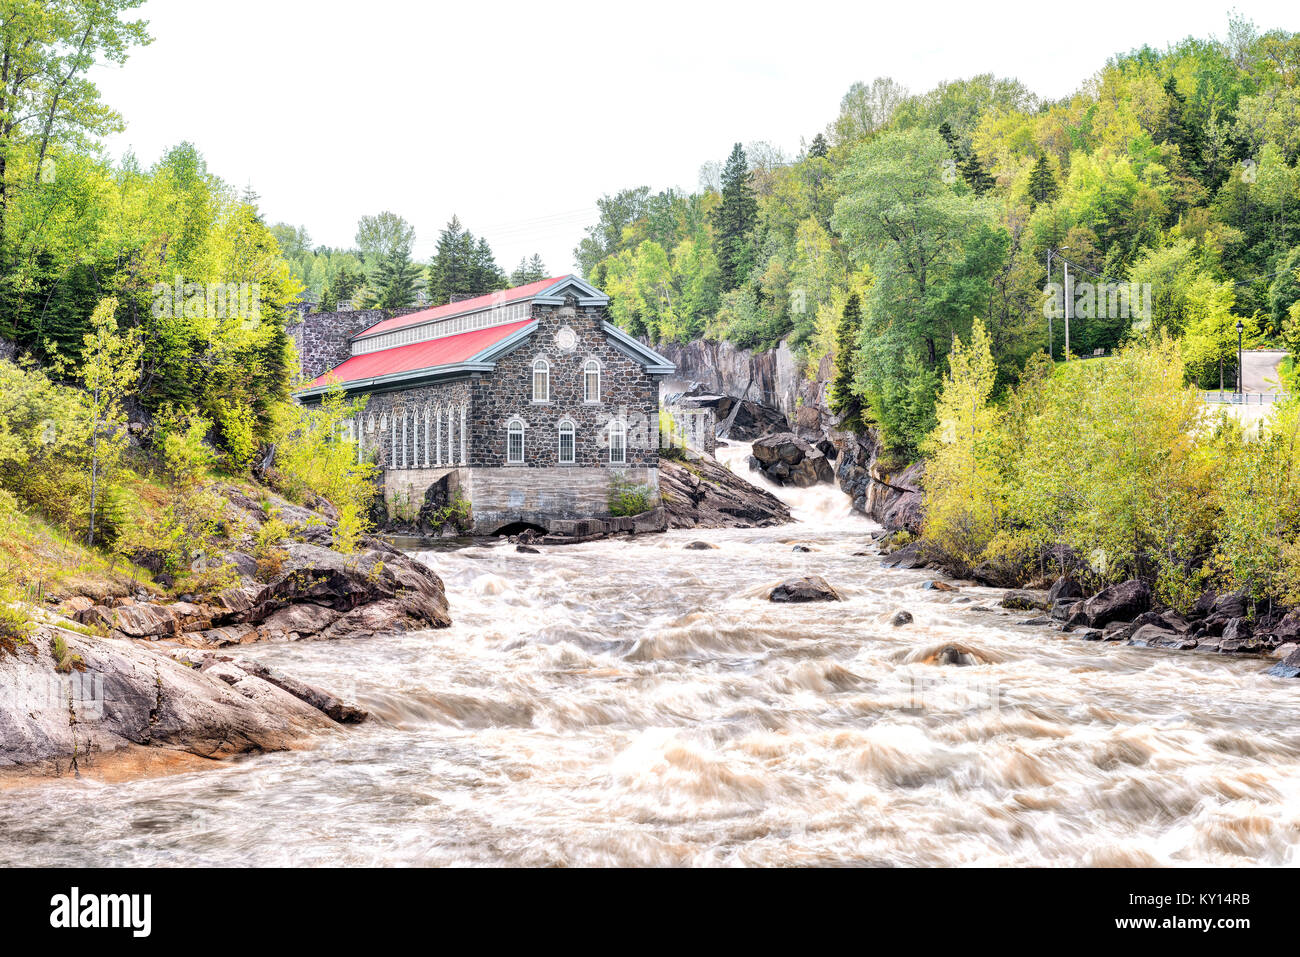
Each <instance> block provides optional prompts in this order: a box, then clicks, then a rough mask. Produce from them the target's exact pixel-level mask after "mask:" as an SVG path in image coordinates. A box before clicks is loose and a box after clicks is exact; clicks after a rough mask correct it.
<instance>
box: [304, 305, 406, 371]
mask: <svg viewBox="0 0 1300 957" xmlns="http://www.w3.org/2000/svg"><path fill="white" fill-rule="evenodd" d="M419 311H420V310H419V309H388V310H384V309H358V310H354V311H347V312H312V313H307V314H305V315H304V314H303V313H302V312H301V311H300V312H299V316H298V319H297V321H294V322H292V323H291V324H290V325H289V327H288V329H287V330H286V331H287V332H288V333H289V336H290V338H292V339H293V343H294V345H295V346H297V347H298V371H299V372H300V373H302V376H303V378H304V379H308V380H311V379H315V378H316V377H317V376H319V375H321V374H322V373H324V372H328V371H329V370H330V369H332V368H334V367H335V366H336V365H338V364H339V363H340V362H342V361H343V360H344V359H347V358H349V357H350V356H351V355H352V344H351V339H352V337H353V336H355V335H356V334H357V333H358V332H361V331H362V330H363V329H368V328H370V327H371V326H373V325H374V324H375V323H377V322H382V321H383V320H384V319H391V318H392V317H394V316H405V315H409V314H410V313H413V312H419Z"/></svg>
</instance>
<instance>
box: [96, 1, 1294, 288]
mask: <svg viewBox="0 0 1300 957" xmlns="http://www.w3.org/2000/svg"><path fill="white" fill-rule="evenodd" d="M1232 7H1235V8H1236V9H1237V10H1239V11H1241V12H1242V13H1243V14H1244V15H1246V16H1247V17H1249V18H1250V19H1252V20H1254V21H1255V23H1256V24H1257V25H1258V26H1259V27H1260V29H1261V30H1267V29H1271V28H1274V27H1283V28H1286V29H1291V30H1296V29H1300V13H1297V12H1296V11H1297V10H1300V7H1298V6H1297V5H1296V4H1295V3H1294V2H1293V0H1292V2H1252V0H1236V2H1235V3H1233V2H1232V0H1217V2H1208V3H1206V2H1199V0H1184V2H1180V3H1178V4H1176V5H1171V6H1170V7H1168V8H1160V7H1156V6H1154V5H1149V4H1146V3H1142V2H1133V0H1128V2H1118V0H1094V2H1091V3H1088V4H1086V5H1084V6H1079V5H1072V6H1070V7H1066V6H1062V5H1060V4H1051V3H1042V2H1034V3H1022V2H1011V3H999V4H974V3H970V2H964V3H960V4H957V3H953V4H943V3H935V2H919V3H918V2H902V3H891V4H889V5H888V6H887V7H883V8H877V7H876V5H875V4H872V5H871V6H870V7H869V6H868V4H866V3H862V2H845V0H839V2H825V0H781V2H771V3H769V2H758V0H754V2H748V3H744V4H739V3H736V4H725V5H724V4H721V3H711V2H708V0H695V2H668V3H658V4H654V3H641V4H636V5H632V4H628V3H625V2H618V0H604V2H600V3H591V2H568V0H552V2H549V3H537V2H532V3H514V2H509V3H507V2H495V0H463V2H456V3H436V4H424V3H417V2H398V0H364V2H357V0H346V2H344V0H303V2H299V0H225V2H221V3H217V2H199V0H149V2H148V3H147V4H146V5H145V7H144V8H143V10H144V16H146V17H147V18H148V19H149V20H150V21H151V28H150V29H151V32H152V34H153V35H154V37H155V40H154V42H153V44H152V45H151V46H149V47H147V48H145V49H143V50H138V51H136V52H135V53H134V54H133V55H132V57H131V59H130V60H129V61H128V62H127V64H126V65H125V66H124V67H122V68H120V69H119V68H113V69H111V70H103V71H100V72H99V73H98V74H97V76H96V80H97V82H98V83H99V84H100V87H101V89H102V91H103V93H104V96H105V99H106V100H107V101H108V103H110V104H111V105H112V106H113V107H114V108H116V109H117V110H118V111H119V112H120V113H122V115H123V116H124V117H125V119H126V121H127V124H128V125H127V129H126V132H125V133H124V134H122V135H120V136H115V137H113V138H111V139H110V140H109V141H108V143H107V146H108V148H109V149H110V151H111V152H113V153H114V154H115V155H120V154H121V153H123V152H124V151H125V150H127V149H128V148H130V149H134V150H135V152H136V154H137V155H138V156H139V157H140V160H141V161H142V162H143V163H145V164H149V163H152V162H153V161H154V160H156V159H157V158H158V156H159V155H160V154H161V152H162V151H163V150H164V149H165V148H166V147H168V146H169V145H172V144H175V143H177V142H180V141H182V140H190V141H192V142H194V143H195V144H197V145H198V147H199V149H200V150H201V151H202V152H203V154H204V155H205V156H206V157H207V160H208V163H209V166H210V168H211V169H212V170H213V171H214V172H215V173H217V174H218V175H219V176H221V177H222V178H224V179H226V180H228V181H230V182H232V183H236V184H239V185H243V184H245V183H251V184H252V186H253V188H254V189H255V190H256V191H257V192H258V193H260V194H261V197H262V200H261V204H262V209H263V212H264V213H265V215H266V217H267V219H268V221H269V222H278V221H284V222H288V223H293V224H295V225H304V226H306V227H307V229H308V231H309V232H310V234H311V237H312V240H313V242H314V243H317V244H320V243H326V244H329V245H334V246H349V245H351V244H352V241H353V235H354V233H355V229H356V221H357V217H359V216H361V215H362V214H365V213H374V212H378V211H380V210H383V209H391V210H393V211H394V212H397V213H399V214H400V215H402V216H404V217H406V219H408V220H410V221H411V222H412V223H414V225H415V228H416V255H417V257H418V258H420V259H422V260H423V259H427V258H428V256H429V255H430V254H431V253H432V251H433V246H434V242H435V241H436V239H437V234H438V230H439V229H440V228H441V227H442V225H443V224H444V223H445V222H446V221H447V219H448V218H450V216H451V215H452V213H453V212H454V213H457V214H459V216H460V218H461V220H462V222H464V223H465V225H466V226H467V227H468V228H469V229H471V230H472V231H473V232H474V233H476V234H480V235H486V236H487V238H488V240H489V241H490V242H491V244H492V247H493V249H494V250H495V251H496V253H497V260H498V262H499V263H500V264H501V265H502V266H503V267H505V268H506V269H507V270H509V269H511V268H513V267H514V265H515V264H516V263H517V262H518V261H519V258H520V256H525V255H531V254H532V253H534V252H540V253H541V254H542V257H543V259H544V260H545V262H546V265H547V266H548V267H549V268H550V269H551V271H552V272H556V273H559V272H565V271H569V270H570V269H571V268H572V266H573V262H572V249H573V246H574V245H575V243H576V242H577V240H578V239H579V238H580V237H581V235H582V230H583V227H584V226H586V225H589V224H590V223H592V222H594V220H595V206H594V203H595V200H596V198H597V197H598V196H600V195H601V194H602V193H607V192H614V191H616V190H618V189H621V188H624V187H628V186H638V185H648V186H651V187H653V188H655V189H662V188H666V187H669V186H679V187H686V188H693V187H694V186H695V184H696V182H697V176H698V171H699V167H700V164H701V163H702V162H704V161H705V160H710V159H712V160H722V159H724V158H725V157H726V154H727V153H728V152H729V151H730V149H731V145H732V144H733V143H734V142H736V141H741V142H749V141H751V140H767V141H769V142H772V143H774V144H775V145H777V146H778V147H780V148H782V149H783V150H785V151H786V152H788V153H795V152H797V151H798V148H799V143H800V139H801V137H802V138H807V139H811V138H812V136H813V135H814V134H816V133H817V132H818V131H819V130H821V129H823V128H824V126H825V125H826V123H827V122H829V121H830V120H831V119H833V118H834V116H835V114H836V112H837V109H838V105H839V100H840V97H841V96H842V95H843V94H844V91H845V90H847V89H848V87H849V85H850V84H851V83H852V82H854V81H855V80H866V81H869V80H870V79H871V78H872V77H875V76H892V77H894V78H895V79H896V80H899V81H900V82H902V83H903V84H905V85H906V86H908V87H909V88H910V89H912V90H913V91H921V90H924V89H927V88H929V87H931V86H933V85H934V84H935V83H937V82H938V81H940V80H944V79H953V78H957V77H963V76H970V75H972V74H976V73H983V72H994V73H997V74H999V75H1003V76H1014V77H1017V78H1019V79H1020V80H1021V81H1023V82H1024V83H1026V84H1027V85H1028V86H1029V87H1030V88H1031V89H1033V90H1034V91H1035V92H1037V93H1039V94H1040V95H1046V96H1062V95H1065V94H1067V93H1069V92H1071V91H1073V90H1075V89H1076V88H1077V87H1078V86H1079V84H1080V83H1081V82H1082V81H1083V80H1084V79H1085V78H1087V77H1088V76H1089V75H1091V74H1092V73H1094V72H1096V71H1097V70H1098V69H1099V68H1100V67H1101V66H1102V65H1103V64H1104V63H1105V61H1106V59H1107V57H1109V56H1110V55H1111V54H1113V53H1115V52H1118V51H1122V50H1128V49H1131V48H1133V47H1135V46H1140V45H1141V44H1143V43H1150V44H1152V45H1154V46H1160V47H1163V46H1164V45H1166V44H1167V43H1170V42H1172V41H1175V40H1177V39H1180V38H1182V37H1184V36H1187V35H1189V34H1191V35H1196V36H1207V35H1210V34H1214V35H1218V36H1224V35H1226V32H1227V22H1228V11H1229V9H1231V8H1232Z"/></svg>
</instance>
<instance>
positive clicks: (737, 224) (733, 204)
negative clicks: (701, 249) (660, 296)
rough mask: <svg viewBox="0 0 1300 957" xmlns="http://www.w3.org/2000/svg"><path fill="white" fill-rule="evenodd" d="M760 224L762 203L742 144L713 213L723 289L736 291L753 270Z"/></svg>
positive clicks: (731, 159)
mask: <svg viewBox="0 0 1300 957" xmlns="http://www.w3.org/2000/svg"><path fill="white" fill-rule="evenodd" d="M757 222H758V201H757V199H755V197H754V188H753V185H752V184H751V182H750V172H749V161H748V160H747V159H746V158H745V150H744V149H743V148H742V147H741V145H740V144H739V143H737V144H736V145H735V147H734V148H733V149H732V151H731V155H730V156H728V157H727V163H726V165H725V166H724V167H723V169H722V202H721V203H719V204H718V206H717V208H716V209H715V210H714V213H713V229H714V234H715V235H716V237H717V250H718V269H719V272H720V273H721V278H722V288H723V289H724V290H731V289H735V288H736V287H737V286H739V285H740V284H741V283H742V282H744V281H745V279H746V277H747V276H748V275H749V271H750V269H752V268H753V254H754V250H753V238H752V236H751V235H750V233H751V232H752V230H753V229H754V227H755V225H757Z"/></svg>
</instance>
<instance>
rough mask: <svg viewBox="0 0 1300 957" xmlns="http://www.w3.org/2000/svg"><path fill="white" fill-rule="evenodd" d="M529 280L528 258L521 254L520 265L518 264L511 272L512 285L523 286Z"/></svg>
mask: <svg viewBox="0 0 1300 957" xmlns="http://www.w3.org/2000/svg"><path fill="white" fill-rule="evenodd" d="M527 282H528V260H527V259H526V258H525V257H523V256H520V257H519V265H518V266H516V267H515V271H514V272H512V273H511V274H510V285H511V286H522V285H524V284H525V283H527Z"/></svg>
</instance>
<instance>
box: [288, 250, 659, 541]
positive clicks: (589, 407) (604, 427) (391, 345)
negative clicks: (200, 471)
mask: <svg viewBox="0 0 1300 957" xmlns="http://www.w3.org/2000/svg"><path fill="white" fill-rule="evenodd" d="M608 304H609V297H608V296H606V295H605V294H604V293H602V292H600V291H599V290H597V289H595V288H594V287H592V286H590V285H588V284H587V283H586V282H584V281H583V280H581V279H579V278H578V277H577V276H572V275H570V276H562V277H558V278H554V279H544V280H541V281H539V282H534V283H530V284H528V285H525V286H519V287H517V288H515V289H507V290H503V291H501V292H496V293H492V294H490V295H486V296H479V297H476V298H473V299H467V300H463V301H460V302H455V303H451V304H449V305H445V306H438V307H436V308H433V309H425V310H422V311H417V312H411V313H408V314H406V315H400V316H396V317H392V318H385V319H382V320H380V321H377V322H373V323H372V324H370V325H367V326H365V327H364V328H361V329H360V331H358V332H355V333H350V334H348V333H344V332H343V327H342V326H340V325H339V323H340V322H341V321H342V320H341V319H339V318H338V314H334V315H332V316H330V317H322V319H321V324H320V326H319V327H313V326H312V325H311V321H312V319H313V316H307V317H305V318H304V320H303V323H304V324H303V326H302V327H300V328H298V329H296V330H295V332H294V335H295V339H297V340H298V342H299V344H300V351H302V350H305V352H304V355H303V362H304V369H305V370H306V371H307V373H308V374H315V378H314V379H313V380H312V381H311V383H310V384H309V385H308V386H307V387H306V388H304V389H302V390H301V391H299V392H298V398H299V399H300V401H302V402H305V403H311V402H316V401H319V400H320V397H321V396H322V395H323V394H324V393H325V392H326V391H327V390H328V389H329V388H330V387H331V386H332V385H333V384H334V383H338V384H339V385H340V386H341V387H342V388H343V389H344V390H345V392H346V393H347V394H348V395H349V396H358V395H365V396H367V397H368V398H367V403H366V406H365V410H364V412H362V414H361V415H359V416H358V417H357V418H356V419H355V420H354V421H352V422H350V423H348V426H347V428H348V430H349V434H350V436H351V437H353V438H355V439H357V440H358V454H359V455H362V456H370V457H372V458H373V459H374V461H375V462H377V463H378V464H379V466H380V467H381V468H382V470H383V483H384V492H385V496H386V498H387V500H388V503H389V507H390V511H391V512H393V513H394V514H396V515H398V516H399V517H407V518H409V517H414V515H415V513H416V512H417V511H418V510H419V508H420V507H421V505H422V504H424V503H425V501H426V494H427V493H428V492H429V490H430V489H431V488H432V489H434V491H435V494H434V495H433V496H431V498H432V499H437V500H442V501H447V500H454V499H456V498H459V499H461V500H463V501H465V502H467V503H468V504H469V507H470V509H471V515H472V526H473V530H474V531H475V532H477V533H484V534H490V533H494V532H500V531H502V530H503V529H513V528H518V527H522V526H524V525H528V526H535V527H538V528H542V529H546V530H549V531H554V530H556V529H557V528H558V527H561V526H565V525H566V524H567V525H569V526H571V525H572V524H573V523H575V522H580V521H582V520H584V519H592V518H604V517H608V516H609V515H610V507H611V493H613V492H614V491H616V489H618V488H627V489H631V490H634V491H636V492H638V493H640V494H644V495H645V497H646V499H647V502H648V503H649V505H650V506H651V507H653V506H657V505H658V504H659V492H658V489H659V477H658V469H659V439H658V418H659V415H658V413H659V382H660V380H661V379H662V378H663V377H664V376H667V375H671V374H672V373H673V371H674V366H673V364H672V363H670V362H668V360H666V359H664V358H663V356H661V355H659V354H658V353H656V352H654V351H653V350H651V349H650V348H648V347H647V346H645V345H644V344H642V343H640V342H638V341H637V340H635V339H633V338H632V337H631V336H628V335H627V334H626V333H624V332H622V331H621V330H620V329H617V328H616V327H615V326H613V325H612V324H611V323H610V322H608V321H607V319H606V314H607V306H608ZM353 315H354V316H355V315H356V314H353ZM354 321H355V320H354ZM313 366H315V367H313ZM320 370H324V371H320Z"/></svg>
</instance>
